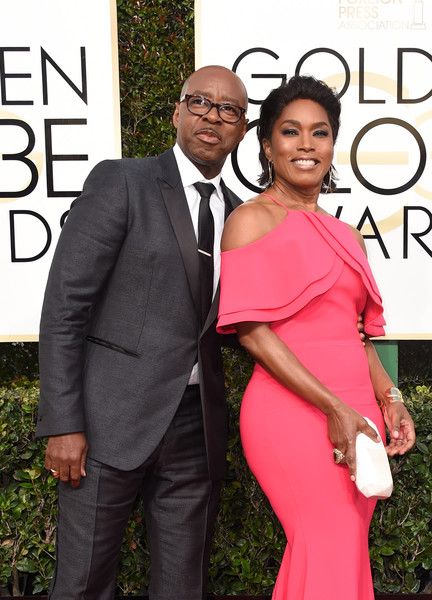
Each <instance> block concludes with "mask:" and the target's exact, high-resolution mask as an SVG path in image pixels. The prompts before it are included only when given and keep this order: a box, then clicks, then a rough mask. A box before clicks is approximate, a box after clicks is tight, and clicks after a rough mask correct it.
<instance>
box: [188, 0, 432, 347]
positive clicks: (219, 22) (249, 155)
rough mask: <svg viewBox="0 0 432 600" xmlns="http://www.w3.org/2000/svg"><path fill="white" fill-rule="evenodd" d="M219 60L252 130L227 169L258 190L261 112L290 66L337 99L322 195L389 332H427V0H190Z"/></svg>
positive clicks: (430, 29)
mask: <svg viewBox="0 0 432 600" xmlns="http://www.w3.org/2000/svg"><path fill="white" fill-rule="evenodd" d="M209 64H222V65H224V66H226V67H229V68H232V69H233V70H234V71H236V73H237V74H238V75H239V76H240V77H241V78H242V80H243V81H244V83H245V84H246V87H247V89H248V93H249V99H250V105H249V111H248V116H249V120H250V123H249V131H248V134H247V136H246V138H245V140H244V141H243V142H242V143H241V145H240V147H239V149H238V152H237V153H236V154H235V155H233V158H232V161H231V162H229V164H227V166H226V169H225V171H224V179H225V180H226V182H227V183H228V185H229V186H230V187H231V188H232V189H233V190H234V191H236V192H237V193H238V195H239V196H240V197H241V198H243V199H247V198H250V197H251V196H252V195H254V194H255V193H257V192H258V191H259V190H258V188H257V187H256V186H257V183H256V179H257V175H258V173H259V166H258V159H257V156H258V143H257V141H256V119H257V118H258V114H259V106H260V102H261V101H262V100H263V99H264V98H265V97H266V95H267V94H268V93H269V91H270V90H271V89H272V88H274V87H277V86H279V85H280V84H281V83H282V82H284V81H286V79H287V78H289V77H290V76H291V75H292V74H294V73H301V74H312V75H314V76H316V77H317V78H319V79H323V80H325V81H326V82H327V83H328V84H329V85H331V86H334V87H335V88H336V89H337V90H338V91H339V93H340V96H341V101H342V107H343V108H342V126H341V131H340V134H339V139H338V142H337V145H336V150H335V161H334V162H335V165H336V167H337V170H338V173H339V182H338V183H339V188H340V193H337V194H330V195H329V196H327V197H324V196H322V199H321V205H322V206H323V208H325V209H326V210H328V211H329V212H330V213H332V214H334V215H337V216H339V217H340V218H341V219H342V220H344V221H346V222H348V223H351V224H352V225H355V226H358V227H359V228H360V229H361V231H362V233H363V235H364V236H365V239H366V244H367V249H368V254H369V258H370V261H371V263H372V266H373V270H374V273H375V275H376V278H377V280H378V283H379V286H380V289H381V292H382V295H383V297H384V303H385V314H386V320H387V324H388V325H387V337H388V338H393V339H404V338H413V339H415V338H432V202H431V200H432V169H431V157H432V2H430V0H427V1H422V0H369V1H368V2H365V1H364V0H301V1H294V0H266V1H265V2H262V0H218V1H217V2H214V1H213V0H197V1H196V66H197V67H200V66H204V65H209Z"/></svg>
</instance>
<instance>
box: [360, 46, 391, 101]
mask: <svg viewBox="0 0 432 600" xmlns="http://www.w3.org/2000/svg"><path fill="white" fill-rule="evenodd" d="M364 73H365V72H364V48H359V104H385V100H366V99H365V97H364V85H365V83H364Z"/></svg>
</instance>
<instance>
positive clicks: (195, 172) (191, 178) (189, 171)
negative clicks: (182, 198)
mask: <svg viewBox="0 0 432 600" xmlns="http://www.w3.org/2000/svg"><path fill="white" fill-rule="evenodd" d="M173 151H174V156H175V158H176V161H177V166H178V170H179V171H180V178H181V180H182V184H183V187H184V188H187V187H191V186H193V184H194V183H197V182H198V181H202V182H204V183H212V184H213V185H214V186H215V193H216V195H217V197H218V198H219V200H221V201H222V202H225V200H224V196H223V193H222V188H221V177H222V176H221V174H220V173H218V174H217V175H216V177H213V179H206V178H205V177H204V175H203V174H202V173H201V171H199V169H197V167H196V166H195V165H194V164H193V163H192V162H191V161H190V160H189V159H188V157H187V156H186V155H185V153H184V152H183V150H182V149H181V148H180V146H179V145H178V144H177V143H176V144H175V145H174V148H173Z"/></svg>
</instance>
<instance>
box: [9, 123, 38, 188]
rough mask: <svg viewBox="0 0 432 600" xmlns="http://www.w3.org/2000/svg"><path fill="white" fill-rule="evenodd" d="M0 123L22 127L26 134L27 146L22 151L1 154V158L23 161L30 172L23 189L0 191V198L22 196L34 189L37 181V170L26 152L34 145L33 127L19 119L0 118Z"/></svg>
mask: <svg viewBox="0 0 432 600" xmlns="http://www.w3.org/2000/svg"><path fill="white" fill-rule="evenodd" d="M0 125H14V126H16V127H22V128H23V129H24V131H25V132H26V133H27V136H28V144H27V148H25V150H23V151H22V152H17V153H16V154H3V156H2V158H3V160H17V161H19V162H23V163H24V164H25V165H27V166H28V168H29V169H30V173H31V180H30V183H29V184H28V186H27V187H26V188H25V190H22V191H18V192H2V191H0V198H22V197H23V196H28V194H31V192H32V191H33V190H34V189H35V187H36V185H37V182H38V177H39V176H38V172H37V168H36V165H35V164H34V163H33V162H32V161H31V160H30V159H29V158H27V154H29V153H30V152H31V151H32V150H33V148H34V145H35V134H34V132H33V129H32V128H31V127H30V125H29V124H28V123H26V122H25V121H20V120H19V119H0Z"/></svg>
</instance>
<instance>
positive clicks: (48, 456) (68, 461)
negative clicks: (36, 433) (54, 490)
mask: <svg viewBox="0 0 432 600" xmlns="http://www.w3.org/2000/svg"><path fill="white" fill-rule="evenodd" d="M87 449H88V446H87V440H86V437H85V435H84V433H83V432H81V431H80V432H77V433H66V434H64V435H55V436H51V437H49V438H48V444H47V448H46V452H45V468H46V469H49V470H50V471H51V473H52V475H53V477H55V478H57V479H60V481H65V482H66V481H70V483H71V486H72V487H74V488H76V487H78V486H79V484H80V479H81V477H85V476H86V472H85V462H86V457H87Z"/></svg>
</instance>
